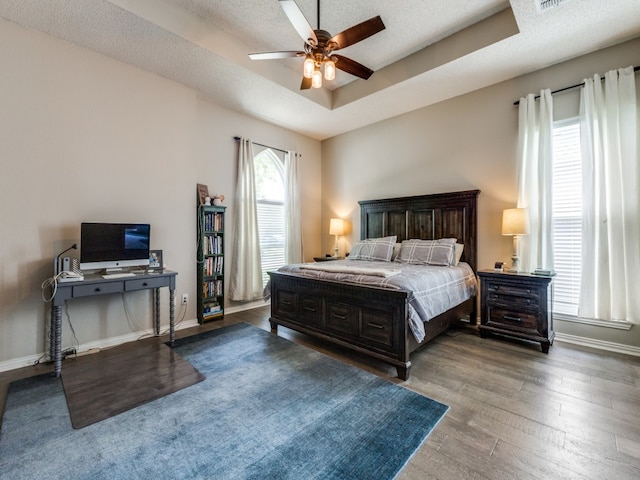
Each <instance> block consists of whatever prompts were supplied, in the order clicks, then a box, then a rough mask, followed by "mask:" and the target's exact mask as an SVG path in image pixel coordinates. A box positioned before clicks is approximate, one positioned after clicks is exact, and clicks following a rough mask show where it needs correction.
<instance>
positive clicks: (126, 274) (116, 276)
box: [102, 272, 136, 278]
mask: <svg viewBox="0 0 640 480" xmlns="http://www.w3.org/2000/svg"><path fill="white" fill-rule="evenodd" d="M135 276H136V274H135V273H131V272H127V273H106V274H104V275H102V278H125V277H135Z"/></svg>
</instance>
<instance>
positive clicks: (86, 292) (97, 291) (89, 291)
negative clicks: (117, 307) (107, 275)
mask: <svg viewBox="0 0 640 480" xmlns="http://www.w3.org/2000/svg"><path fill="white" fill-rule="evenodd" d="M119 292H124V282H104V283H100V284H95V283H94V284H89V285H75V286H74V287H73V296H74V297H87V296H90V295H104V294H106V293H119Z"/></svg>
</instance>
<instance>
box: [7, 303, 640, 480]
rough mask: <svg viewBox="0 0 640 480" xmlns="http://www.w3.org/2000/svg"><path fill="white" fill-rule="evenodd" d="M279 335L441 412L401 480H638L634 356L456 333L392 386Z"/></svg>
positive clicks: (638, 380) (639, 408)
mask: <svg viewBox="0 0 640 480" xmlns="http://www.w3.org/2000/svg"><path fill="white" fill-rule="evenodd" d="M268 316H269V308H268V307H263V308H259V309H255V310H249V311H245V312H239V313H235V314H231V315H227V316H226V317H225V319H224V320H222V321H218V322H211V323H209V324H206V325H203V326H198V327H194V328H190V329H184V330H179V331H178V332H177V336H179V337H181V336H187V335H192V334H195V333H198V332H200V331H203V330H209V329H213V328H220V327H221V326H225V325H230V324H234V323H238V322H247V323H251V324H253V325H256V326H258V327H260V328H263V329H265V330H268V329H269V323H268ZM279 335H281V336H283V337H286V338H289V339H291V340H293V341H296V342H298V343H301V344H304V345H306V346H309V347H311V348H314V349H316V350H318V351H321V352H323V353H326V354H328V355H330V356H332V357H335V358H338V359H340V360H342V361H345V362H347V363H350V364H352V365H356V366H358V367H360V368H363V369H365V370H367V371H369V372H371V373H374V374H376V375H379V376H382V377H383V378H387V379H389V380H390V381H392V382H394V383H398V384H401V385H403V386H405V387H406V388H409V389H411V390H414V391H416V392H419V393H422V394H424V395H426V396H428V397H431V398H433V399H436V400H438V401H441V402H443V403H445V404H447V405H449V406H450V407H451V409H450V410H449V412H448V413H447V415H446V416H445V418H444V419H443V420H442V422H441V423H440V424H439V425H438V426H437V427H436V429H435V430H434V432H433V433H432V434H431V436H430V437H429V439H428V440H427V441H426V442H425V443H424V445H422V447H421V448H420V449H419V450H418V451H417V452H416V454H415V455H414V456H413V458H412V459H411V460H410V461H409V463H408V464H407V466H406V467H405V469H404V470H403V472H402V473H401V474H400V476H399V478H400V479H402V480H409V479H440V480H460V479H500V480H503V479H563V480H570V479H593V480H603V479H616V480H626V479H629V480H631V479H640V358H637V357H631V356H627V355H622V354H614V353H608V352H602V351H599V350H593V349H589V348H583V347H577V346H572V345H568V344H563V343H560V342H556V343H555V344H554V345H553V346H552V347H551V349H550V350H549V354H548V355H545V354H543V353H541V352H540V348H539V346H536V345H534V344H527V343H517V342H513V341H507V340H501V339H496V338H487V339H482V338H480V337H479V336H478V335H477V332H476V331H475V329H474V328H472V327H461V328H460V329H456V330H453V331H449V332H448V333H446V334H444V335H441V336H440V337H438V338H437V339H436V340H434V341H432V342H431V343H430V344H429V345H427V347H426V348H424V349H422V350H421V351H419V352H415V353H414V354H413V355H412V362H413V367H412V368H411V377H410V379H409V380H408V381H406V382H402V381H400V380H398V379H397V378H395V375H396V372H395V369H394V368H391V367H390V366H388V365H386V364H384V363H381V362H378V361H375V360H370V359H367V358H365V357H363V356H361V355H359V354H356V353H352V352H349V351H347V350H345V349H342V348H340V347H335V346H332V345H329V344H326V343H324V342H321V341H319V340H315V339H312V338H310V337H307V336H305V335H301V334H297V333H295V332H292V331H291V330H288V329H286V328H282V327H281V328H280V329H279ZM143 341H146V342H154V341H155V342H157V341H166V338H165V337H162V338H161V339H147V340H143ZM116 348H119V347H116ZM95 355H100V353H97V354H95ZM73 361H75V360H74V359H67V360H65V364H67V363H68V362H73ZM50 370H51V365H38V366H36V367H26V368H22V369H18V370H13V371H11V372H3V373H0V406H3V405H4V401H5V398H6V387H7V385H8V383H9V382H10V381H11V380H13V379H16V378H22V377H26V376H30V375H36V374H39V373H43V372H46V371H50ZM63 370H64V364H63Z"/></svg>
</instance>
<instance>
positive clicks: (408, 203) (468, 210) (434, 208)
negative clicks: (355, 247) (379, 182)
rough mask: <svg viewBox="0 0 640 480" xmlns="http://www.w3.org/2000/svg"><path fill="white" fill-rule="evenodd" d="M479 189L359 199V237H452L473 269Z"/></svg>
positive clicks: (476, 240)
mask: <svg viewBox="0 0 640 480" xmlns="http://www.w3.org/2000/svg"><path fill="white" fill-rule="evenodd" d="M479 194H480V190H467V191H464V192H451V193H437V194H433V195H418V196H415V197H401V198H387V199H383V200H361V201H360V202H358V203H359V204H360V238H361V239H365V238H378V237H387V236H390V235H397V236H398V242H402V240H408V239H412V238H418V239H421V240H433V239H436V238H456V239H457V240H458V242H459V243H463V244H464V251H463V253H462V261H463V262H467V263H468V264H469V265H471V268H473V270H474V271H476V270H477V265H478V263H477V252H478V236H477V230H478V213H477V206H478V195H479Z"/></svg>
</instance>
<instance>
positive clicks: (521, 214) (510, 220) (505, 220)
mask: <svg viewBox="0 0 640 480" xmlns="http://www.w3.org/2000/svg"><path fill="white" fill-rule="evenodd" d="M528 234H529V212H527V209H526V208H507V209H506V210H504V211H503V212H502V235H513V256H512V257H511V269H509V271H510V272H517V271H519V269H520V257H519V256H518V253H519V252H518V237H519V236H520V235H528Z"/></svg>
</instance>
